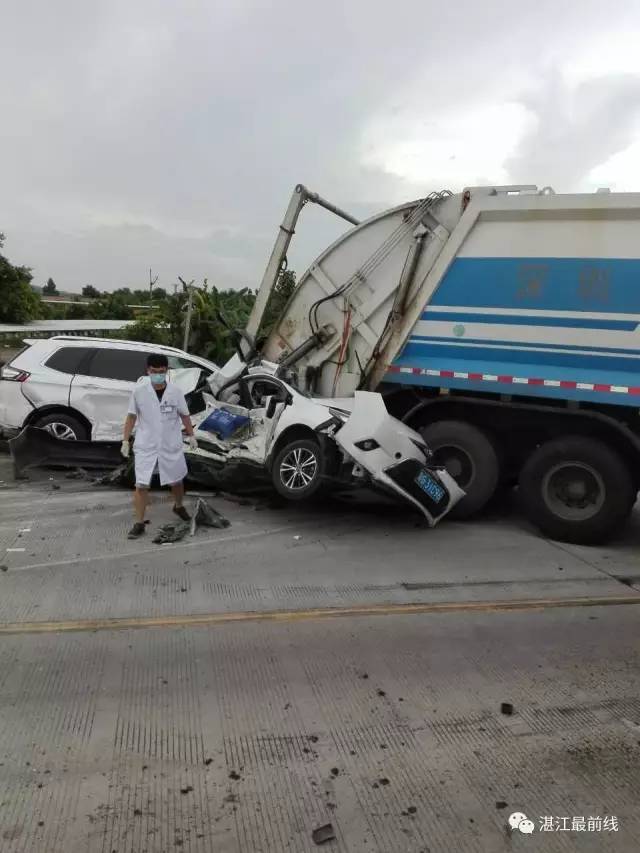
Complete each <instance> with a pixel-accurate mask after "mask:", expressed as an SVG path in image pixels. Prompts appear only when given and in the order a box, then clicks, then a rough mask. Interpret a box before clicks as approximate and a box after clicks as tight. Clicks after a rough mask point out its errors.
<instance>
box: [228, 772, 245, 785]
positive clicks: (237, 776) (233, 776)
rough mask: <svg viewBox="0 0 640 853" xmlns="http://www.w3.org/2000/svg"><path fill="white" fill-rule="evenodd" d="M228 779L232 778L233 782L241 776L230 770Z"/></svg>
mask: <svg viewBox="0 0 640 853" xmlns="http://www.w3.org/2000/svg"><path fill="white" fill-rule="evenodd" d="M229 779H233V780H234V782H237V781H238V779H242V776H241V775H240V774H239V773H236V771H235V770H232V771H231V773H229Z"/></svg>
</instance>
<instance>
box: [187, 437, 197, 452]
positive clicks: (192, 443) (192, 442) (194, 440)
mask: <svg viewBox="0 0 640 853" xmlns="http://www.w3.org/2000/svg"><path fill="white" fill-rule="evenodd" d="M188 442H189V450H197V449H198V439H197V438H196V437H195V435H190V436H189V438H188Z"/></svg>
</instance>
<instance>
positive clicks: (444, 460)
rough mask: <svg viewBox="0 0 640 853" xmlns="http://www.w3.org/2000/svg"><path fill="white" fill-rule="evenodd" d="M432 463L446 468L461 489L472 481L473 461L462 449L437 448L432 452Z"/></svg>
mask: <svg viewBox="0 0 640 853" xmlns="http://www.w3.org/2000/svg"><path fill="white" fill-rule="evenodd" d="M433 461H434V462H435V463H436V465H442V466H443V467H444V468H446V469H447V472H448V473H449V474H451V476H452V477H453V478H454V480H455V481H456V483H457V484H458V485H459V486H460V487H461V488H462V489H464V488H466V487H467V486H468V485H469V483H470V482H471V481H472V479H473V476H474V473H475V466H474V464H473V459H472V458H471V457H470V456H469V454H468V453H467V452H466V451H465V450H464V449H463V448H462V447H455V446H447V447H438V448H437V450H434V453H433Z"/></svg>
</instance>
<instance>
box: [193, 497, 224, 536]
mask: <svg viewBox="0 0 640 853" xmlns="http://www.w3.org/2000/svg"><path fill="white" fill-rule="evenodd" d="M198 525H201V526H202V527H219V528H224V527H231V522H230V521H229V519H228V518H225V517H224V516H223V515H221V514H220V513H219V512H218V511H217V510H216V509H214V508H213V507H212V506H211V504H209V503H207V501H205V500H204V499H203V498H198V500H197V501H196V505H195V507H194V509H193V513H192V515H191V535H192V536H195V532H196V527H197V526H198Z"/></svg>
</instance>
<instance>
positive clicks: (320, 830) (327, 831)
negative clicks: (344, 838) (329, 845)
mask: <svg viewBox="0 0 640 853" xmlns="http://www.w3.org/2000/svg"><path fill="white" fill-rule="evenodd" d="M335 837H336V833H335V830H334V828H333V824H332V823H325V824H324V826H319V827H317V829H314V830H313V832H312V833H311V838H312V839H313V842H314V844H324V843H325V842H327V841H333V840H334V839H335Z"/></svg>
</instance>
